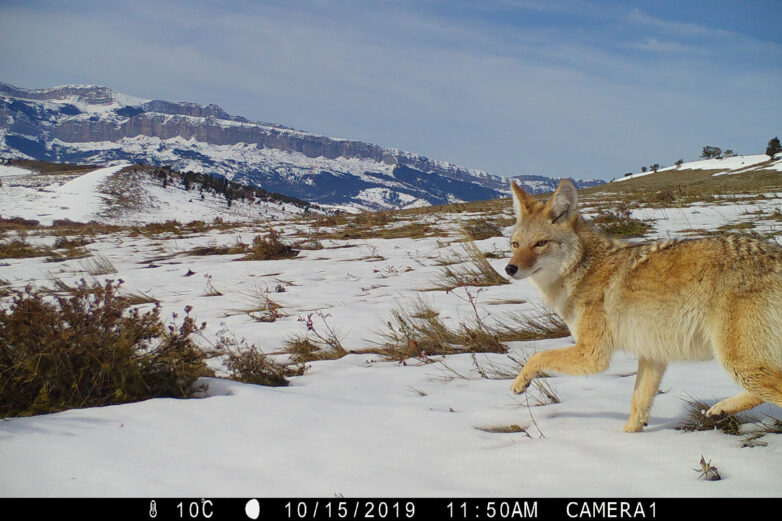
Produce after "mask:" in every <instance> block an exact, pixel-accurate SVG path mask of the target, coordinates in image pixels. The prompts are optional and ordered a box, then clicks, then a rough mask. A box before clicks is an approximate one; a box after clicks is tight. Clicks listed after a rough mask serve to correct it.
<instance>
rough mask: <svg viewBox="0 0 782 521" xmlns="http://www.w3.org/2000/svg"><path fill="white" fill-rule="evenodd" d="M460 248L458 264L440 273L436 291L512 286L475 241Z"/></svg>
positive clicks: (465, 243)
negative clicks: (468, 287) (467, 287)
mask: <svg viewBox="0 0 782 521" xmlns="http://www.w3.org/2000/svg"><path fill="white" fill-rule="evenodd" d="M460 246H461V248H462V251H461V252H456V253H455V256H454V260H455V261H456V262H457V263H455V264H449V265H447V266H445V267H444V268H443V269H442V270H441V271H440V279H439V280H438V281H437V282H436V289H439V290H452V289H455V288H460V287H464V286H477V287H485V286H499V285H503V284H510V282H509V281H508V279H506V278H505V277H503V276H502V275H500V274H499V273H498V272H497V270H495V269H494V268H493V267H492V265H491V264H490V263H489V261H488V260H487V259H486V255H484V254H483V252H481V250H480V249H479V248H478V246H477V245H476V244H475V241H472V240H467V241H466V242H464V243H462V244H461V245H460Z"/></svg>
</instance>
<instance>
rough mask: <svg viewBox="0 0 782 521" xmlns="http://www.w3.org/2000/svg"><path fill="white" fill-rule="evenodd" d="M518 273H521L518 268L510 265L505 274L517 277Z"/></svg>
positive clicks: (506, 267)
mask: <svg viewBox="0 0 782 521" xmlns="http://www.w3.org/2000/svg"><path fill="white" fill-rule="evenodd" d="M517 271H519V267H518V266H514V265H513V264H508V265H507V266H505V273H507V274H508V275H510V276H511V277H512V276H513V275H515V274H516V272H517Z"/></svg>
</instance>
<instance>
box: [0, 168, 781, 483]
mask: <svg viewBox="0 0 782 521" xmlns="http://www.w3.org/2000/svg"><path fill="white" fill-rule="evenodd" d="M118 168H120V165H117V166H114V167H110V168H104V169H99V170H95V171H93V172H91V173H88V174H84V175H82V176H80V177H76V178H73V179H71V180H69V181H67V182H64V183H63V184H61V185H60V186H59V187H57V188H54V189H50V191H48V192H44V193H42V194H41V199H39V200H38V201H39V202H40V204H38V208H39V211H40V208H41V207H42V206H43V205H46V206H51V205H52V204H54V205H56V204H63V205H66V206H68V211H71V207H72V206H74V205H75V203H76V202H78V203H79V204H78V207H77V208H74V209H73V216H74V217H75V216H77V213H78V212H81V215H83V216H84V217H88V216H89V215H92V213H93V212H95V211H96V206H95V205H96V204H97V201H96V199H95V197H94V194H95V193H96V189H97V188H98V186H99V184H100V182H101V180H105V179H106V178H107V177H108V176H109V175H111V173H112V172H116V171H117V169H118ZM19 177H20V178H22V177H24V176H19ZM32 177H37V176H32ZM150 193H152V192H150ZM178 193H179V192H171V191H166V192H161V193H159V194H158V199H160V198H161V197H164V196H166V194H167V195H168V197H169V202H170V206H169V207H168V208H167V209H159V211H160V212H162V213H161V215H163V216H167V215H169V213H176V212H177V209H180V211H181V212H182V213H181V215H185V214H184V213H183V212H184V210H183V208H184V207H186V204H185V201H183V200H182V199H181V198H180V196H181V195H182V194H179V195H171V194H178ZM8 200H9V199H1V198H0V213H3V215H5V212H4V208H3V206H2V205H7V204H9V203H8V202H7V201H8ZM58 201H59V203H58ZM781 203H782V200H780V199H779V197H778V196H777V195H775V194H769V196H768V198H767V199H764V200H759V201H758V202H757V203H756V204H754V205H751V204H748V203H746V202H738V203H737V202H732V201H730V200H729V199H726V200H725V201H723V202H722V203H721V204H719V205H714V204H711V205H706V204H699V205H694V206H692V207H688V208H682V209H641V210H635V211H634V212H633V213H634V215H636V216H639V217H643V218H649V219H654V220H655V230H656V232H655V233H656V234H657V236H659V237H681V236H686V233H685V230H687V229H690V228H704V229H706V230H712V229H715V228H717V227H719V226H721V225H723V224H727V223H736V222H740V221H743V220H751V219H754V217H753V216H752V215H751V214H749V213H748V212H749V211H756V210H758V209H763V210H765V211H771V210H773V209H774V208H778V207H779V206H780V204H781ZM20 208H22V206H20ZM5 209H7V206H6V208H5ZM77 210H78V212H77ZM48 211H50V208H48V209H47V212H48ZM25 216H26V217H33V218H38V219H44V218H46V216H44V215H42V214H38V215H37V216H36V215H35V214H32V213H29V214H26V215H25ZM476 217H480V215H478V214H462V215H458V214H437V215H430V216H426V215H424V216H418V217H410V219H417V221H416V222H418V223H421V224H436V225H438V226H442V227H445V228H452V229H453V228H457V227H458V225H459V224H460V223H461V222H462V221H463V220H465V219H474V218H476ZM756 222H757V223H758V230H759V231H760V232H765V231H771V232H776V233H777V234H779V230H777V229H776V228H775V226H776V225H775V223H774V221H762V222H761V221H760V220H757V221H756ZM276 226H277V228H278V229H279V230H280V231H282V232H283V233H284V234H286V236H287V238H286V240H292V238H291V235H292V234H294V233H296V232H298V233H307V232H308V231H310V230H309V227H308V225H307V223H306V222H304V221H295V220H289V221H285V222H284V223H283V222H278V223H276ZM258 233H259V231H258V228H257V227H255V226H246V227H241V228H236V229H230V230H227V231H225V232H223V231H218V230H212V231H209V232H206V233H203V234H198V235H192V236H187V237H171V238H169V239H166V238H164V237H163V238H161V237H154V238H148V237H144V236H137V237H131V236H128V235H125V234H118V235H109V236H104V237H98V238H97V240H96V242H94V243H92V244H89V245H88V246H87V248H88V249H90V250H91V251H92V252H93V253H95V254H100V255H102V256H103V257H105V258H106V259H108V260H109V261H110V262H111V263H112V264H113V265H114V266H115V267H116V269H117V274H116V275H115V276H116V277H117V278H119V277H121V278H122V279H123V280H124V281H125V286H124V287H125V289H126V291H132V292H137V291H138V292H144V293H148V294H152V295H153V296H154V297H155V298H157V299H159V300H160V301H161V303H162V305H163V316H169V317H170V316H171V313H173V312H179V313H181V312H182V309H183V308H184V307H185V306H186V305H192V306H193V312H192V314H193V315H194V317H195V318H196V320H197V322H198V323H200V322H201V321H206V322H207V324H208V326H207V329H206V330H205V331H204V337H203V338H202V339H200V340H199V341H201V342H204V343H208V342H209V341H213V340H214V339H215V338H217V336H219V334H221V332H230V333H231V334H233V335H235V336H236V337H237V338H246V339H247V340H248V341H249V342H250V343H256V344H257V345H258V347H259V348H260V349H261V350H263V351H266V352H270V353H271V352H276V351H278V350H279V348H280V346H281V345H282V342H283V341H284V340H286V339H288V338H290V337H291V336H292V335H295V334H303V333H304V332H305V331H306V327H305V324H303V323H302V322H300V321H299V317H305V316H307V315H308V314H310V313H315V312H317V311H320V312H322V313H324V316H325V317H326V320H327V321H328V324H329V325H330V326H331V327H333V328H334V329H335V330H337V331H338V332H340V334H341V335H342V336H343V344H344V345H345V346H346V347H348V348H349V349H356V350H358V349H368V348H371V347H375V346H376V345H377V344H378V343H379V342H382V339H381V338H380V336H379V332H380V331H382V330H383V329H384V327H385V323H386V321H388V320H389V319H390V311H391V310H392V309H393V308H395V307H402V308H405V307H409V305H410V303H411V302H413V301H414V300H415V299H416V298H418V297H419V296H422V297H423V298H425V299H426V300H428V301H429V302H431V303H432V304H433V306H434V307H435V308H436V309H437V310H439V311H440V313H441V317H443V319H444V320H445V321H446V322H447V323H448V324H450V325H452V326H456V325H458V324H460V323H462V322H464V321H466V320H468V319H470V317H472V313H473V311H472V308H471V307H470V306H469V304H468V303H467V302H466V300H467V295H468V294H467V291H469V292H470V293H471V294H472V295H474V296H475V297H476V298H478V309H479V311H480V313H481V314H482V317H483V318H484V319H485V320H486V321H488V322H492V321H495V320H498V319H500V318H502V317H504V316H506V314H507V313H520V312H532V310H533V309H534V308H535V306H539V305H540V299H539V297H538V295H537V293H536V291H535V290H534V288H532V286H531V285H530V284H529V283H528V282H526V281H521V282H519V283H516V284H510V285H504V286H494V287H489V288H485V289H483V290H481V291H478V290H477V289H476V288H470V289H464V288H460V289H457V290H454V291H452V292H445V291H424V292H422V291H421V290H429V289H431V288H432V287H433V286H434V282H435V281H436V279H437V278H438V273H439V272H440V270H441V268H442V266H441V263H442V261H443V260H449V259H453V258H454V256H455V255H456V254H457V252H458V251H459V249H460V248H459V243H455V242H453V240H452V239H448V238H442V237H431V238H422V239H394V240H382V239H368V240H354V241H331V240H324V241H323V245H324V246H325V248H324V249H321V250H304V251H302V252H301V253H300V254H299V256H298V257H297V258H295V259H287V260H279V261H254V262H249V261H245V262H234V260H235V259H236V258H237V257H238V256H235V255H229V256H192V255H185V252H187V251H189V250H191V249H192V248H194V247H195V246H204V245H210V244H215V245H224V244H233V243H234V242H235V241H237V240H241V241H242V242H245V243H249V242H251V241H252V237H254V236H255V235H257V234H258ZM28 240H30V241H42V242H47V241H51V240H52V239H51V238H50V237H34V236H31V237H28ZM478 245H479V246H480V248H481V249H482V250H483V251H487V252H488V251H501V252H506V250H507V239H506V238H503V237H496V238H491V239H486V240H483V241H479V242H478ZM344 246H349V247H344ZM152 258H155V259H156V260H155V265H156V266H157V267H155V268H152V269H150V268H149V259H152ZM490 262H491V263H492V265H493V266H494V267H495V269H497V270H502V267H503V266H504V264H505V263H506V262H507V259H503V258H497V259H490ZM0 269H1V270H2V271H0V278H2V279H4V280H6V281H8V282H9V283H10V284H11V285H12V286H14V287H17V288H23V287H24V286H25V285H26V284H27V283H30V282H33V283H36V284H39V285H41V284H46V283H47V281H49V280H50V279H51V278H52V277H55V276H56V277H58V278H60V279H62V280H63V281H65V282H74V281H76V280H78V279H79V278H80V277H84V276H86V274H85V266H84V261H83V260H80V259H74V260H68V261H64V262H60V263H51V262H49V263H47V262H45V259H43V258H40V259H37V258H36V259H7V260H5V261H4V265H3V267H2V268H0ZM188 270H192V271H194V272H195V273H196V275H195V276H191V277H184V274H185V273H186V272H188ZM207 275H208V276H209V277H210V280H211V281H212V283H213V285H214V286H215V287H216V288H217V289H218V290H220V291H221V292H222V293H223V295H221V296H206V294H205V283H206V279H207ZM277 286H282V287H284V289H285V291H284V292H280V293H275V292H273V291H274V288H276V287H277ZM266 290H269V291H272V293H270V294H269V295H270V297H271V298H272V299H273V300H274V301H275V302H277V303H278V304H280V305H281V306H282V307H281V308H280V311H281V312H283V313H284V315H285V316H283V317H281V318H280V319H278V320H277V321H275V322H271V323H260V322H256V321H254V320H252V318H250V317H248V316H247V315H246V314H244V313H242V312H241V311H237V310H241V309H243V308H247V307H248V304H252V303H253V302H254V301H255V299H257V297H258V295H259V294H263V293H264V292H265V291H266ZM509 299H515V300H517V301H519V300H524V301H526V303H508V300H509ZM314 318H315V326H316V327H322V322H321V321H320V319H319V318H317V317H314ZM570 343H572V339H571V338H565V339H555V340H544V341H536V342H513V343H510V344H509V346H510V348H511V352H510V353H509V354H490V355H477V356H476V358H475V360H477V363H478V364H480V365H481V366H482V367H484V368H486V367H491V366H492V365H494V366H499V367H504V366H512V365H513V362H512V360H511V359H510V358H509V355H510V356H513V357H515V358H519V357H522V356H524V355H525V354H530V353H532V352H535V351H537V350H540V349H550V348H557V347H563V346H567V345H569V344H570ZM428 361H429V362H431V363H422V362H421V361H417V360H412V359H411V360H408V361H407V364H406V365H401V364H399V363H397V362H390V361H384V360H383V359H381V358H380V357H379V356H377V355H371V354H351V355H348V356H345V357H343V358H341V359H339V360H333V361H322V362H313V363H310V364H309V365H310V369H309V370H308V371H307V372H306V373H305V374H304V375H303V376H300V377H294V378H291V385H290V386H289V387H281V388H270V387H260V386H254V385H248V384H240V383H236V382H232V381H228V380H224V379H219V378H214V379H204V380H203V381H202V382H201V383H203V384H207V385H208V391H207V393H206V397H204V398H203V399H190V400H175V399H154V400H147V401H144V402H139V403H132V404H124V405H116V406H108V407H100V408H89V409H75V410H69V411H64V412H60V413H56V414H48V415H41V416H36V417H29V418H11V419H6V420H4V421H0V461H2V465H1V466H0V496H67V497H70V496H86V497H98V496H146V497H161V496H167V497H178V496H179V497H216V496H230V497H242V496H244V497H251V496H256V497H257V496H259V495H261V496H334V495H335V494H340V495H344V496H348V497H350V496H382V497H392V496H398V497H399V496H401V497H405V496H411V497H419V496H446V497H447V496H491V497H502V496H506V497H511V496H513V497H518V496H520V495H521V496H524V497H549V496H558V497H563V496H564V497H570V496H582V497H588V496H601V497H605V496H609V497H639V496H641V497H657V496H687V497H695V496H697V497H734V496H747V497H758V496H773V497H779V496H780V493H781V491H782V486H781V485H782V474H780V468H782V436H780V435H766V436H764V437H763V438H762V441H764V442H766V443H767V444H768V445H767V446H765V447H756V448H741V447H740V441H741V440H742V439H743V438H742V437H739V436H729V435H727V434H724V433H722V432H718V431H709V432H696V433H684V432H682V431H679V430H675V429H674V426H675V425H676V424H677V423H678V422H679V421H680V419H681V418H682V417H683V415H684V401H685V400H687V399H690V398H691V397H693V396H694V397H697V398H699V399H702V400H704V401H707V402H709V403H715V402H717V401H718V400H720V399H722V398H725V397H728V396H732V395H734V394H736V393H737V392H738V391H739V390H740V389H739V387H738V386H737V385H736V384H735V383H734V382H733V381H732V380H731V378H730V377H729V375H728V374H727V373H726V372H725V371H724V370H723V369H722V368H721V366H720V365H719V363H718V362H716V361H710V362H704V363H675V364H672V365H671V366H670V367H669V369H668V371H667V372H666V374H665V376H664V378H663V381H662V384H661V389H662V391H663V393H662V394H660V395H659V396H658V397H657V398H656V400H655V403H654V406H653V408H652V411H651V418H650V421H649V426H648V427H647V428H646V429H645V430H644V432H642V433H638V434H627V433H623V432H621V429H622V426H623V425H624V423H625V421H626V420H627V416H628V414H629V409H630V399H631V394H632V391H633V384H634V377H633V376H632V375H631V373H632V372H633V371H634V370H635V367H636V361H635V360H634V359H633V358H631V357H630V356H626V355H619V356H616V357H615V358H614V360H613V362H612V364H611V366H610V368H609V369H608V370H607V371H606V372H604V373H602V374H599V375H593V376H589V377H575V376H555V377H552V378H549V379H547V380H546V381H547V383H549V385H551V386H552V387H553V388H554V391H555V393H556V394H557V396H558V397H559V398H560V403H557V404H548V405H536V399H537V398H538V396H537V395H536V394H535V392H533V391H530V394H529V395H523V396H515V395H512V394H511V392H510V390H509V386H510V380H495V379H486V378H482V377H481V376H480V374H479V372H478V371H477V370H476V367H475V362H474V360H473V357H472V356H471V355H452V356H448V357H445V358H442V357H431V358H430V359H429V360H428ZM210 364H211V365H212V366H213V367H214V368H215V369H216V370H217V371H218V373H219V374H224V369H223V368H222V365H221V364H220V362H219V360H212V361H210ZM457 373H458V375H462V377H459V376H456V375H457ZM628 375H631V376H628ZM527 398H529V401H528V400H527ZM752 413H753V415H754V416H756V417H759V418H765V417H766V416H767V415H772V416H774V417H776V418H782V410H780V409H779V408H778V407H775V406H772V405H768V404H764V405H762V406H760V407H759V408H757V409H755V410H754V411H752ZM510 424H517V425H520V426H522V427H524V428H526V430H527V433H528V435H527V434H524V433H510V434H499V433H490V432H484V431H481V430H479V429H478V427H492V426H503V425H510ZM701 455H702V456H704V457H705V459H706V460H707V461H708V460H712V463H713V464H714V465H716V466H717V467H718V468H719V471H720V473H721V474H722V476H723V478H724V479H723V480H722V481H717V482H707V481H704V480H702V479H698V473H697V472H695V471H694V470H693V469H694V468H697V467H698V462H699V461H700V457H701Z"/></svg>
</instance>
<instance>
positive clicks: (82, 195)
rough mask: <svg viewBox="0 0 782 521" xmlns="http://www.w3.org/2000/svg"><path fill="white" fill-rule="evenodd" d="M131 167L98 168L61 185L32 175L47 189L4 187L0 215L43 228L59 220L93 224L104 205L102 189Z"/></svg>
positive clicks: (122, 165)
mask: <svg viewBox="0 0 782 521" xmlns="http://www.w3.org/2000/svg"><path fill="white" fill-rule="evenodd" d="M128 164H129V163H124V162H122V163H119V164H117V165H114V166H110V167H106V168H98V169H97V170H93V171H91V172H88V173H86V174H82V175H78V176H75V177H72V178H71V179H68V180H66V181H65V182H64V183H62V184H60V185H52V184H48V183H49V182H56V181H57V180H59V179H61V178H58V177H57V176H35V175H31V177H35V178H36V179H35V180H36V181H37V180H38V179H41V178H43V179H44V180H45V181H44V182H45V183H46V187H45V188H43V189H40V186H39V185H38V186H36V185H33V186H32V187H31V186H20V185H9V186H5V185H4V186H3V187H0V215H4V216H12V217H23V218H25V219H37V220H39V221H40V222H41V224H51V223H52V222H53V221H54V220H57V219H70V220H71V221H78V222H88V221H91V220H93V219H95V218H97V213H98V212H99V211H100V209H101V205H102V197H101V194H100V192H99V190H98V187H99V186H100V185H101V184H102V183H103V182H104V181H105V180H106V179H107V178H108V177H109V176H111V175H113V174H114V173H116V172H118V171H119V170H121V169H122V168H124V167H126V166H128ZM27 173H28V174H31V173H30V172H27ZM20 175H21V174H20Z"/></svg>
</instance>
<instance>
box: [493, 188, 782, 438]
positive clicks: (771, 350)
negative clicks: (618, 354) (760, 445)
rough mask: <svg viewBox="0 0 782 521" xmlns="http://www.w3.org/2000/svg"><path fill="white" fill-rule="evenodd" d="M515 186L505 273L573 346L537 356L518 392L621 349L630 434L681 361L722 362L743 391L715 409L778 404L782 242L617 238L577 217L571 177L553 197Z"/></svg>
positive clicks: (599, 363)
mask: <svg viewBox="0 0 782 521" xmlns="http://www.w3.org/2000/svg"><path fill="white" fill-rule="evenodd" d="M511 187H512V192H513V206H514V210H515V213H516V219H517V223H516V226H515V228H514V230H513V233H512V235H511V249H512V254H513V256H512V258H511V260H510V262H509V264H508V265H507V267H506V268H505V271H506V273H507V274H508V275H509V276H510V277H511V278H513V279H516V280H521V279H525V278H528V279H529V280H530V282H531V283H532V285H533V286H535V287H536V288H537V290H538V291H539V293H540V294H541V296H542V298H543V300H544V301H545V302H546V303H547V304H548V305H549V306H551V307H552V308H553V309H554V310H555V311H556V312H557V314H559V316H560V317H562V319H563V320H564V321H565V323H566V324H567V325H568V328H569V329H570V332H571V333H572V335H573V337H574V338H575V342H576V343H575V345H574V346H571V347H567V348H563V349H552V350H548V351H541V352H538V353H536V354H534V355H533V356H531V357H530V358H529V360H528V361H527V363H526V364H525V365H524V368H523V369H522V370H521V372H520V373H519V376H518V377H517V378H516V380H515V381H514V382H513V385H512V390H513V392H515V393H522V392H524V391H525V390H526V389H527V387H528V386H529V385H530V382H531V381H532V380H533V379H534V378H535V377H537V376H540V375H541V374H542V373H548V372H558V373H565V374H572V375H585V374H593V373H599V372H601V371H604V370H605V369H606V368H608V365H609V363H610V361H611V356H612V355H613V353H614V352H615V351H618V350H623V351H626V352H628V353H631V354H634V355H636V356H638V373H637V376H636V380H635V390H634V391H633V397H632V403H631V408H630V419H629V420H628V421H627V424H626V425H625V427H624V430H625V431H627V432H638V431H640V430H642V429H643V428H644V426H645V425H646V423H647V421H648V419H649V409H650V408H651V406H652V400H654V397H655V395H656V394H657V392H658V386H659V384H660V380H661V379H662V376H663V373H664V371H665V368H666V366H667V364H668V363H670V362H672V361H676V360H710V359H712V358H714V357H716V358H717V360H718V361H719V362H720V363H721V364H722V366H723V367H724V368H725V369H726V370H727V371H728V373H729V374H730V375H731V377H733V379H734V380H735V381H736V382H738V383H739V384H740V385H741V386H742V387H743V388H744V389H745V391H744V392H742V393H740V394H738V395H736V396H733V397H731V398H727V399H725V400H722V401H721V402H719V403H717V404H716V405H714V406H713V407H711V408H710V409H709V410H708V411H707V412H706V414H707V415H709V416H721V415H724V414H734V413H737V412H739V411H742V410H745V409H750V408H752V407H756V406H758V405H760V404H762V403H763V402H771V403H774V404H776V405H778V406H780V407H782V248H780V247H779V246H778V245H777V244H775V243H774V244H772V243H768V242H763V241H758V240H754V239H750V238H744V237H734V236H727V237H720V238H706V239H691V240H681V241H663V242H654V243H646V244H638V243H631V242H627V241H622V240H617V239H613V238H610V237H608V236H606V235H604V234H603V233H601V232H599V231H597V230H596V229H594V228H593V227H592V226H591V225H590V224H589V223H587V222H586V221H585V220H584V219H583V217H582V216H581V215H580V214H579V212H578V209H577V196H576V188H575V186H573V184H572V183H571V182H570V181H568V180H563V181H562V182H561V183H560V184H559V187H558V188H557V190H556V192H555V193H554V195H553V196H552V197H551V199H550V200H549V201H548V202H547V203H546V204H543V203H541V202H539V201H537V200H536V199H535V198H534V197H532V196H530V195H529V194H527V193H526V192H525V191H524V190H522V189H521V188H519V187H518V186H517V185H516V184H515V183H513V182H511Z"/></svg>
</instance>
